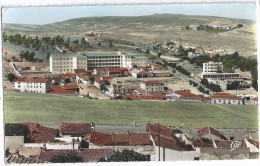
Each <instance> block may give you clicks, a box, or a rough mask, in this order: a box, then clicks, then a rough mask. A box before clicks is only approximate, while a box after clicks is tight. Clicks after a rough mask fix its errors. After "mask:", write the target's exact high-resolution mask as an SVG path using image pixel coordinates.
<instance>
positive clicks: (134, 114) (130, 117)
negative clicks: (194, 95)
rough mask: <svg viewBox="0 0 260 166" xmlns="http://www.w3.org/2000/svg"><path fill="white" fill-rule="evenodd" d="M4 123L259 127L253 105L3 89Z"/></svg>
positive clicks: (255, 109)
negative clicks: (98, 97) (37, 92)
mask: <svg viewBox="0 0 260 166" xmlns="http://www.w3.org/2000/svg"><path fill="white" fill-rule="evenodd" d="M4 115H5V123H12V122H38V123H40V124H45V125H53V124H59V123H60V122H91V121H93V122H95V123H96V124H113V125H132V123H133V121H136V124H137V125H145V123H146V122H147V121H150V122H154V123H155V122H160V123H161V124H163V125H168V126H181V123H182V122H183V123H184V126H189V125H190V124H191V125H192V127H202V126H206V125H210V126H213V127H218V128H254V129H256V128H258V110H257V107H255V106H232V105H213V104H201V103H175V102H170V103H167V102H155V101H131V100H95V99H86V98H79V97H73V96H55V95H49V94H36V93H20V92H5V93H4Z"/></svg>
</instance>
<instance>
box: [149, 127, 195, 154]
mask: <svg viewBox="0 0 260 166" xmlns="http://www.w3.org/2000/svg"><path fill="white" fill-rule="evenodd" d="M146 127H147V131H149V132H150V133H151V135H152V137H153V140H154V143H155V145H156V146H159V145H160V146H161V147H164V148H169V149H174V150H179V151H190V150H193V148H192V146H188V145H183V144H182V143H181V142H180V140H179V139H178V138H177V137H176V136H175V135H174V134H173V130H172V129H170V128H168V127H166V126H162V125H159V124H156V123H155V124H153V123H147V124H146Z"/></svg>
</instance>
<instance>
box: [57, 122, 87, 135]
mask: <svg viewBox="0 0 260 166" xmlns="http://www.w3.org/2000/svg"><path fill="white" fill-rule="evenodd" d="M59 131H60V133H62V134H74V133H79V134H88V133H90V132H91V125H90V124H89V123H63V122H61V123H60V127H59Z"/></svg>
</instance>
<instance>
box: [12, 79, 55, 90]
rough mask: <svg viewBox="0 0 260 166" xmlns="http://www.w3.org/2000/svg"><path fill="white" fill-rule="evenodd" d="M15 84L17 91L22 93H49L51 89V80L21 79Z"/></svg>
mask: <svg viewBox="0 0 260 166" xmlns="http://www.w3.org/2000/svg"><path fill="white" fill-rule="evenodd" d="M14 82H15V83H14V87H15V89H17V90H20V91H21V92H36V93H47V92H48V91H50V89H51V80H50V79H31V78H19V79H16V80H15V81H14Z"/></svg>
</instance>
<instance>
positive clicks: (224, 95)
mask: <svg viewBox="0 0 260 166" xmlns="http://www.w3.org/2000/svg"><path fill="white" fill-rule="evenodd" d="M212 98H214V99H238V100H241V98H240V97H238V96H235V95H232V94H230V93H215V94H214V95H213V96H212Z"/></svg>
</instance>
